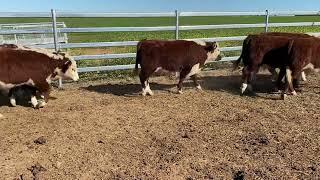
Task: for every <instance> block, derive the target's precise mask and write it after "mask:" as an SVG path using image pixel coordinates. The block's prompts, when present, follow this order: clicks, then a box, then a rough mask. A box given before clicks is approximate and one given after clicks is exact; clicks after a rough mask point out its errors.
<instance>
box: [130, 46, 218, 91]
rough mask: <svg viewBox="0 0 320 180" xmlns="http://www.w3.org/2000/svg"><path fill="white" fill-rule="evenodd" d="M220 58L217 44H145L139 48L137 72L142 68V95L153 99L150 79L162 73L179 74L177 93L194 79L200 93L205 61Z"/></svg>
mask: <svg viewBox="0 0 320 180" xmlns="http://www.w3.org/2000/svg"><path fill="white" fill-rule="evenodd" d="M218 58H220V50H219V48H218V45H217V43H216V42H213V43H212V42H194V41H185V40H176V41H164V40H143V41H140V42H139V43H138V45H137V57H136V66H135V68H136V70H137V69H138V64H140V66H141V71H140V74H139V77H140V82H141V85H142V95H143V96H145V95H147V94H149V95H153V92H152V91H151V89H150V86H149V82H148V80H149V77H150V76H151V74H152V73H153V72H155V71H157V70H160V69H163V70H166V71H170V72H178V73H180V77H179V78H180V80H179V83H178V85H177V86H178V92H179V93H180V94H181V93H182V83H183V81H184V79H186V78H188V77H191V78H192V80H193V82H194V84H195V86H196V87H197V89H201V86H200V84H199V83H198V82H197V74H198V73H199V72H200V67H201V66H203V65H204V64H205V62H206V61H213V60H216V59H218Z"/></svg>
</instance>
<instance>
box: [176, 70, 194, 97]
mask: <svg viewBox="0 0 320 180" xmlns="http://www.w3.org/2000/svg"><path fill="white" fill-rule="evenodd" d="M190 71H191V68H183V69H182V70H181V72H180V79H179V83H178V85H177V87H178V93H179V94H182V83H183V81H184V80H185V79H186V77H187V75H188V74H189V73H190Z"/></svg>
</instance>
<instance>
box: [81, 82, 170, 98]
mask: <svg viewBox="0 0 320 180" xmlns="http://www.w3.org/2000/svg"><path fill="white" fill-rule="evenodd" d="M175 86H176V85H175V84H172V85H167V84H158V83H150V88H151V90H161V91H169V89H170V88H172V87H175ZM82 89H85V90H88V91H93V92H98V93H106V94H113V95H116V96H136V95H139V94H140V93H141V85H140V84H125V83H123V84H110V83H109V84H105V85H97V86H92V85H90V86H88V87H83V88H82Z"/></svg>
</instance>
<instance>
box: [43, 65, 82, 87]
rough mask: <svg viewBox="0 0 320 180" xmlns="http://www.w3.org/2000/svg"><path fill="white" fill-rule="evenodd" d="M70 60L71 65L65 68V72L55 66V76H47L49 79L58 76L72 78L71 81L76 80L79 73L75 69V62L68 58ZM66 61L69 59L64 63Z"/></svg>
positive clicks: (57, 77) (55, 78)
mask: <svg viewBox="0 0 320 180" xmlns="http://www.w3.org/2000/svg"><path fill="white" fill-rule="evenodd" d="M70 61H71V65H70V66H69V67H68V69H67V70H66V72H65V73H63V72H62V70H61V69H60V68H56V69H55V73H57V76H55V77H54V78H51V76H49V77H50V79H51V80H57V79H59V78H62V79H72V80H73V81H78V80H79V74H78V69H77V63H76V61H75V60H73V59H70ZM68 62H69V61H67V62H66V63H68ZM49 77H48V78H49ZM47 82H48V80H47Z"/></svg>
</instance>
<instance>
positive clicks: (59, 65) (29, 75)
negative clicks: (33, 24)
mask: <svg viewBox="0 0 320 180" xmlns="http://www.w3.org/2000/svg"><path fill="white" fill-rule="evenodd" d="M0 64H1V66H0V91H1V92H2V93H3V94H5V95H8V94H9V92H10V89H12V88H14V87H19V86H23V85H27V86H23V87H24V88H25V87H34V88H36V90H37V92H38V93H39V95H40V96H41V98H43V99H44V101H45V103H47V102H48V98H49V93H50V82H51V80H56V79H58V78H63V79H72V80H74V81H77V80H78V79H79V76H78V71H77V65H76V62H75V61H74V60H73V59H72V58H71V57H69V56H66V55H65V54H63V53H53V52H49V51H47V50H45V49H39V48H28V47H25V46H18V45H13V44H5V45H1V46H0ZM13 91H14V89H13ZM12 94H14V93H11V95H12ZM10 99H11V100H10V101H11V102H13V105H14V104H15V100H13V99H14V97H10ZM31 102H32V105H33V106H34V107H38V106H39V105H38V101H36V97H35V96H34V95H33V96H32V98H31ZM45 103H43V104H41V106H44V105H45Z"/></svg>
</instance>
